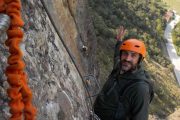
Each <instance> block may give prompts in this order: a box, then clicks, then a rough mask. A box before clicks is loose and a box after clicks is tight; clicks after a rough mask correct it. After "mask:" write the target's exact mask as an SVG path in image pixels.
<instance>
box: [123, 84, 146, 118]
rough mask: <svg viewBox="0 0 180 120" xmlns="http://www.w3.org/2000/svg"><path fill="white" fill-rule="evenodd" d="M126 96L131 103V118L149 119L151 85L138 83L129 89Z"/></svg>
mask: <svg viewBox="0 0 180 120" xmlns="http://www.w3.org/2000/svg"><path fill="white" fill-rule="evenodd" d="M126 97H127V98H128V101H129V104H130V114H131V120H148V109H149V101H150V94H149V86H148V85H147V84H144V83H142V84H140V85H139V84H138V85H137V84H136V85H135V86H133V87H132V88H131V89H130V90H128V93H127V96H126Z"/></svg>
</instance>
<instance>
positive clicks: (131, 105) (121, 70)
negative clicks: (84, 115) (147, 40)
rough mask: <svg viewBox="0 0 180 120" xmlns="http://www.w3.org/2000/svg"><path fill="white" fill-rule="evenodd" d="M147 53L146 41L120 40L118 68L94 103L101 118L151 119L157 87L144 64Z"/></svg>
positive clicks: (112, 119)
mask: <svg viewBox="0 0 180 120" xmlns="http://www.w3.org/2000/svg"><path fill="white" fill-rule="evenodd" d="M117 48H119V49H118V50H117ZM117 53H118V54H117ZM145 54H146V48H145V45H144V43H143V42H142V41H140V40H137V39H128V40H125V41H124V42H122V43H121V42H120V41H119V40H118V42H117V45H116V50H115V56H114V60H115V64H114V69H113V71H112V73H111V74H110V76H109V78H108V80H107V81H106V83H105V85H104V86H103V89H102V90H101V92H100V94H99V95H98V97H97V98H96V100H95V103H94V112H95V114H96V115H97V116H98V117H99V118H100V119H101V120H147V119H148V108H149V103H150V101H151V100H152V97H153V90H152V86H151V84H150V82H149V81H148V79H149V76H148V75H147V73H146V72H145V71H144V69H143V67H142V65H141V63H142V61H143V59H144V57H145ZM117 56H118V57H117ZM117 58H118V59H119V60H117Z"/></svg>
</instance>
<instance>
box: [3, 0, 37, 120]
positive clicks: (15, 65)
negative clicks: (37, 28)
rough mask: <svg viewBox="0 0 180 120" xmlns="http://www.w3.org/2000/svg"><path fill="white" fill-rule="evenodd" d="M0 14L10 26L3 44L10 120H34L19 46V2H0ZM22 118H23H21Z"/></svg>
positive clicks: (9, 0) (20, 25)
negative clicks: (5, 47) (6, 52)
mask: <svg viewBox="0 0 180 120" xmlns="http://www.w3.org/2000/svg"><path fill="white" fill-rule="evenodd" d="M0 13H6V14H7V15H9V16H10V19H11V24H10V27H9V29H8V31H7V35H8V40H6V42H5V44H6V45H7V46H8V47H9V52H10V56H9V57H8V64H9V66H8V67H7V68H6V72H5V73H6V76H7V81H8V83H9V85H10V88H9V89H8V90H7V93H8V96H9V97H10V98H11V100H10V102H9V106H10V113H11V114H12V116H11V118H10V120H22V119H23V118H24V119H25V120H35V115H36V108H35V107H34V106H33V105H32V104H31V101H32V92H31V90H30V88H29V87H28V85H27V76H26V74H25V72H24V68H25V63H24V62H23V60H22V57H23V54H22V51H21V50H20V47H19V44H20V43H21V41H22V39H23V31H22V30H21V27H22V26H23V25H24V22H23V20H22V18H21V3H20V0H0ZM23 116H24V117H23Z"/></svg>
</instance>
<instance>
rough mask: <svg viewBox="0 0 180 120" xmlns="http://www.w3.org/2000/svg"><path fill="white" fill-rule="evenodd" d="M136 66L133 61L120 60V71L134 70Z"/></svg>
mask: <svg viewBox="0 0 180 120" xmlns="http://www.w3.org/2000/svg"><path fill="white" fill-rule="evenodd" d="M136 66H137V65H134V64H133V63H132V62H131V61H127V60H122V61H120V73H121V74H123V73H125V72H132V71H134V70H135V69H136Z"/></svg>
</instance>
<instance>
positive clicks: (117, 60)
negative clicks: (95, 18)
mask: <svg viewBox="0 0 180 120" xmlns="http://www.w3.org/2000/svg"><path fill="white" fill-rule="evenodd" d="M121 43H122V41H117V43H116V45H115V50H114V66H113V69H116V68H117V67H118V66H117V65H118V63H119V61H120V59H119V54H120V52H119V46H120V45H121Z"/></svg>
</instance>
